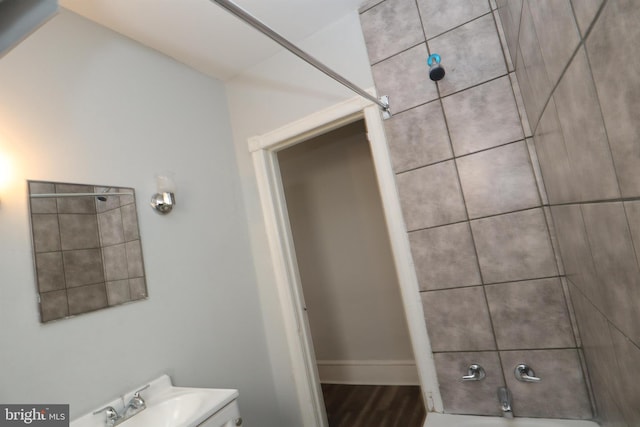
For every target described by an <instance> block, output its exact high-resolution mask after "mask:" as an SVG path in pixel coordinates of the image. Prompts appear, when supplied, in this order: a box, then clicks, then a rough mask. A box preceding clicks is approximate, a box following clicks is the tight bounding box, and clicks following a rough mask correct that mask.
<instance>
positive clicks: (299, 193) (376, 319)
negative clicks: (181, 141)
mask: <svg viewBox="0 0 640 427" xmlns="http://www.w3.org/2000/svg"><path fill="white" fill-rule="evenodd" d="M277 157H278V164H279V168H280V176H281V182H282V188H283V190H284V195H285V199H286V207H287V213H288V219H289V224H290V228H291V234H292V237H293V243H294V247H295V255H296V259H297V267H298V272H299V275H300V281H301V287H302V293H303V295H304V296H303V301H304V310H305V311H306V314H307V317H308V321H309V327H310V331H311V340H312V343H313V349H314V353H315V359H316V363H317V371H318V376H319V381H320V383H321V385H322V394H323V398H324V403H325V407H326V411H327V418H328V423H329V427H343V426H344V427H347V426H348V427H359V426H367V427H377V426H392V425H399V426H400V425H401V426H404V427H421V426H422V424H423V421H424V417H425V409H424V403H423V400H422V394H421V390H420V381H419V375H418V371H417V368H416V364H415V360H414V357H413V350H412V345H411V339H410V334H409V329H408V326H407V321H406V315H405V311H404V307H403V302H402V296H401V293H400V285H399V282H398V275H397V272H396V268H395V264H394V259H393V252H392V249H391V244H390V240H389V234H388V231H387V225H386V221H385V216H384V209H383V204H382V199H381V196H380V191H379V188H378V183H377V179H376V171H375V168H374V162H373V158H372V155H371V150H370V147H369V142H368V140H367V130H366V126H365V122H364V120H362V119H361V120H357V121H355V122H352V123H349V124H346V125H344V126H342V127H339V128H337V129H333V130H331V131H329V132H327V133H324V134H321V135H318V136H315V137H313V138H311V139H308V140H305V141H304V142H302V143H299V144H296V145H293V146H291V147H288V148H286V149H284V150H282V151H279V152H278V154H277Z"/></svg>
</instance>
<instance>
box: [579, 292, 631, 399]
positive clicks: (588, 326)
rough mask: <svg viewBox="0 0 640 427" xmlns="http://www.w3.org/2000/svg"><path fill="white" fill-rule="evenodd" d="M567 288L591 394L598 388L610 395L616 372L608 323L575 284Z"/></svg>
mask: <svg viewBox="0 0 640 427" xmlns="http://www.w3.org/2000/svg"><path fill="white" fill-rule="evenodd" d="M569 289H570V292H571V300H572V301H573V307H574V308H575V312H576V319H577V321H578V328H579V329H580V336H581V337H582V346H583V350H584V355H585V359H586V361H587V368H588V370H589V375H590V377H591V383H592V385H593V389H594V393H597V392H601V390H602V389H604V390H607V391H609V392H611V393H614V392H615V390H616V387H617V384H618V378H619V377H620V372H619V369H618V364H617V363H616V356H615V351H614V348H613V341H612V340H611V333H610V331H609V322H607V320H606V319H605V317H604V316H603V315H602V314H601V313H600V312H599V311H598V309H597V308H596V307H595V306H594V305H593V304H592V303H591V302H590V301H589V300H588V299H587V298H586V297H585V296H584V295H583V294H582V292H580V290H578V288H577V287H576V286H575V285H573V284H570V288H569Z"/></svg>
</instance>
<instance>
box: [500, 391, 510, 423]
mask: <svg viewBox="0 0 640 427" xmlns="http://www.w3.org/2000/svg"><path fill="white" fill-rule="evenodd" d="M498 401H499V402H500V409H501V410H502V416H503V417H505V418H513V410H512V409H511V392H509V389H508V388H506V387H499V388H498Z"/></svg>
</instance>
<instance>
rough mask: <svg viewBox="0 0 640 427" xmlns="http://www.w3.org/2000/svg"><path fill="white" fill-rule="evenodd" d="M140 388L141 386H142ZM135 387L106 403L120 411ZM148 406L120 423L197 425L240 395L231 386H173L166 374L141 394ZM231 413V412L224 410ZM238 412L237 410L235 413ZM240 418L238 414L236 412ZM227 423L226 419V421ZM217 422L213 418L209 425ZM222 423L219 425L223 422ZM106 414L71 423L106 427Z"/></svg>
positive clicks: (170, 426) (128, 425)
mask: <svg viewBox="0 0 640 427" xmlns="http://www.w3.org/2000/svg"><path fill="white" fill-rule="evenodd" d="M140 388H141V387H140ZM135 391H136V390H132V391H131V392H129V393H126V394H125V395H124V396H123V398H121V399H117V400H115V401H112V402H109V403H107V404H106V405H102V406H101V407H104V406H113V407H114V408H115V409H116V411H118V413H119V414H121V413H122V408H123V407H124V404H125V402H129V401H130V400H131V397H132V396H133V394H134V393H135ZM140 394H141V396H142V397H143V398H144V400H145V401H146V404H147V408H146V409H144V410H143V411H141V412H139V413H137V414H135V415H134V416H132V417H131V418H129V419H127V420H126V421H124V422H122V423H120V424H118V426H122V427H196V426H198V425H201V424H203V422H204V421H205V420H207V419H209V418H210V417H212V416H213V415H214V414H216V413H218V412H220V411H221V409H223V408H225V407H226V406H227V405H229V404H230V403H232V402H233V403H234V405H236V403H235V402H234V401H235V400H236V399H237V398H238V391H237V390H232V389H213V388H188V387H174V386H173V385H171V379H170V378H169V377H168V376H166V375H163V376H162V377H160V378H158V379H157V380H155V381H152V382H151V383H150V386H149V388H148V389H146V390H144V391H143V392H141V393H140ZM225 412H228V411H225ZM235 412H237V411H234V413H235ZM237 416H238V417H239V414H238V415H237ZM214 418H215V417H214ZM225 422H226V421H225ZM210 424H211V425H214V423H211V422H210V421H208V422H207V425H210ZM223 424H224V423H221V424H220V425H223ZM104 426H105V415H104V413H100V414H97V415H93V411H92V412H90V413H89V414H87V415H85V416H83V417H80V418H78V419H77V420H75V421H72V422H71V427H104Z"/></svg>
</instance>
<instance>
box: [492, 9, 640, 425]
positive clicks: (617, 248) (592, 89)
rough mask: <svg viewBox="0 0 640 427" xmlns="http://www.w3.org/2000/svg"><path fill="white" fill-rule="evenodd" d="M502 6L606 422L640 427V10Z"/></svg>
mask: <svg viewBox="0 0 640 427" xmlns="http://www.w3.org/2000/svg"><path fill="white" fill-rule="evenodd" d="M498 5H499V13H500V16H501V18H502V22H503V23H504V29H505V34H506V38H507V40H508V46H509V50H510V53H511V60H512V61H513V63H514V64H515V67H516V74H517V76H518V81H519V83H520V86H521V88H522V96H523V98H524V104H525V106H526V112H527V116H528V118H529V122H530V124H531V128H532V129H533V130H534V140H535V146H536V148H537V152H538V156H539V160H540V166H541V169H542V175H543V178H544V183H545V185H546V190H547V193H548V195H549V204H550V206H551V212H552V217H553V221H554V223H555V226H556V231H557V235H558V241H559V244H560V251H561V254H562V259H563V261H564V268H565V271H566V276H567V280H568V283H569V288H570V292H571V299H572V301H573V306H574V308H575V312H576V318H577V323H578V329H579V331H580V335H581V337H582V343H583V347H584V354H585V358H586V361H587V367H588V371H589V374H590V378H591V383H592V389H593V393H594V397H595V399H594V400H595V402H596V407H597V412H598V418H599V420H600V421H601V422H602V424H603V425H605V426H621V427H622V426H629V427H632V426H633V427H635V426H640V381H638V380H637V378H636V374H635V372H634V371H633V367H637V366H640V308H639V307H640V269H639V267H638V264H639V257H638V256H639V255H640V120H639V116H638V114H639V111H640V73H639V72H638V70H639V69H640V59H639V57H638V46H640V2H638V1H636V0H608V1H602V0H571V1H569V0H544V1H543V0H499V1H498Z"/></svg>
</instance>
